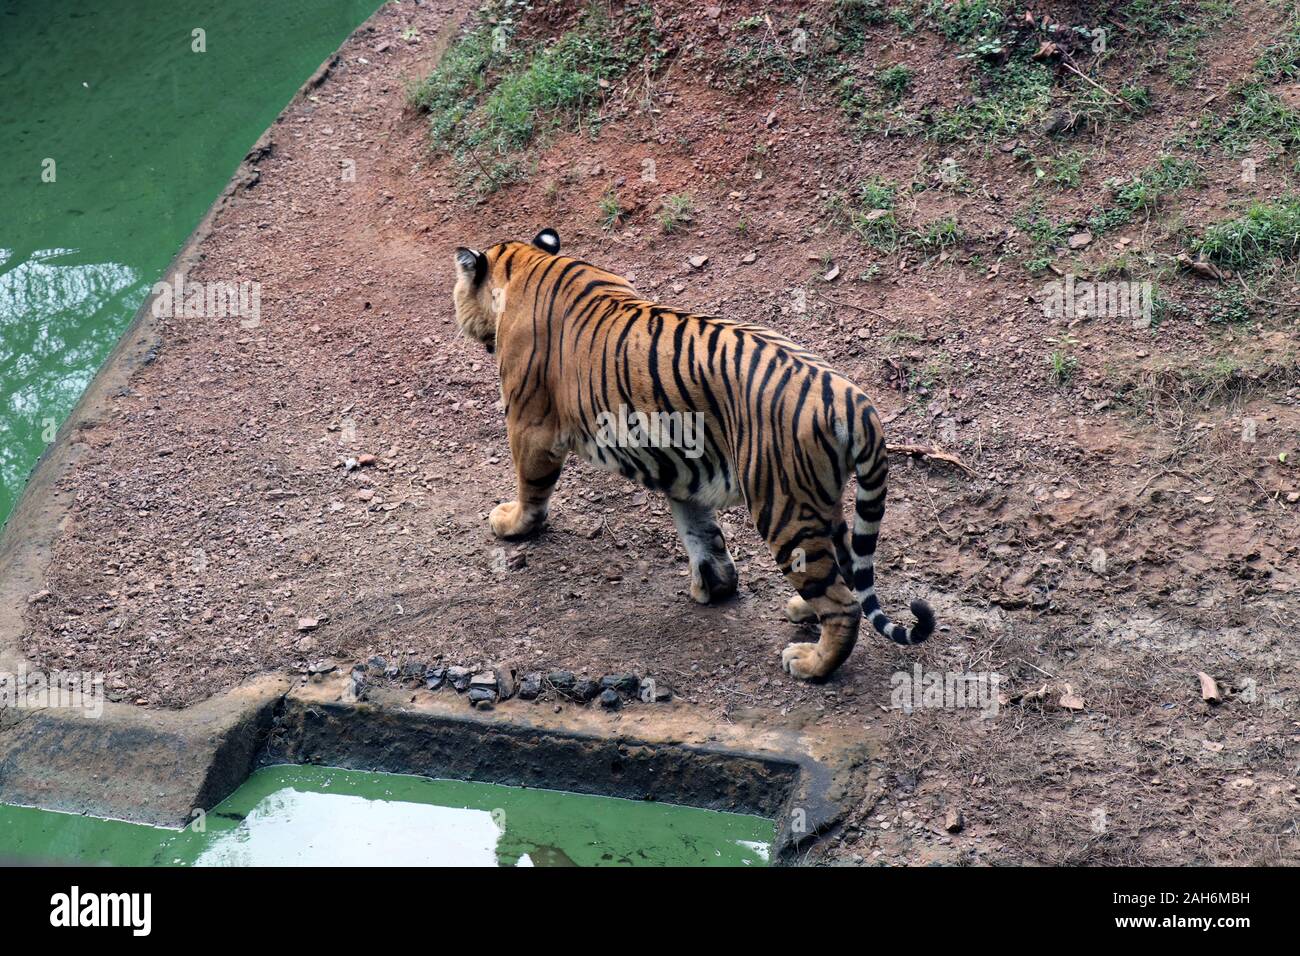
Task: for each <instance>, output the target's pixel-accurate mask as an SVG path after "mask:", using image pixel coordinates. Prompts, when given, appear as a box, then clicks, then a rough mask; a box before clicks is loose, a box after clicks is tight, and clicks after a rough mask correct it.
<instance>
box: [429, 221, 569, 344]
mask: <svg viewBox="0 0 1300 956" xmlns="http://www.w3.org/2000/svg"><path fill="white" fill-rule="evenodd" d="M532 245H533V247H535V248H537V249H540V250H541V251H542V252H545V253H548V254H550V255H553V256H554V255H558V254H559V252H560V236H559V234H558V233H557V232H556V231H555V230H554V229H543V230H542V231H541V232H539V233H538V234H537V235H536V236H534V237H533V243H532ZM512 246H522V247H524V248H528V247H527V245H526V244H525V243H522V242H502V243H498V244H497V245H495V246H493V247H492V248H491V249H489V250H488V251H487V252H479V251H478V250H477V249H468V248H466V247H464V246H461V247H460V248H459V249H457V250H456V257H455V262H456V286H455V288H454V289H453V290H452V299H453V301H455V303H456V325H457V326H458V327H459V328H460V330H461V331H462V332H464V333H465V334H466V335H467V336H469V337H470V338H471V339H474V340H475V341H476V342H482V343H483V344H484V345H485V346H487V350H488V351H489V352H492V351H495V349H496V343H497V321H498V320H499V319H500V318H501V313H502V311H503V310H504V309H505V306H506V276H505V275H498V272H499V271H500V270H498V268H497V266H498V264H499V263H500V262H501V261H502V259H503V257H504V256H505V254H506V253H507V252H509V251H510V248H511V247H512Z"/></svg>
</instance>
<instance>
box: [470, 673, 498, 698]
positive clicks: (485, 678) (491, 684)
mask: <svg viewBox="0 0 1300 956" xmlns="http://www.w3.org/2000/svg"><path fill="white" fill-rule="evenodd" d="M476 687H477V688H479V689H484V688H491V690H492V693H494V694H495V693H496V692H497V675H496V674H494V673H492V672H491V671H479V672H478V673H477V674H475V675H474V676H473V677H471V678H470V679H469V689H470V690H473V689H474V688H476Z"/></svg>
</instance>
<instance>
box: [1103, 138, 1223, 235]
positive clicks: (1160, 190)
mask: <svg viewBox="0 0 1300 956" xmlns="http://www.w3.org/2000/svg"><path fill="white" fill-rule="evenodd" d="M1201 179H1202V177H1201V171H1200V167H1198V166H1197V165H1196V163H1195V162H1193V161H1192V160H1188V159H1179V158H1177V157H1175V156H1169V155H1165V156H1161V157H1160V158H1159V159H1158V160H1156V162H1155V163H1153V164H1152V165H1151V166H1149V167H1147V168H1146V169H1144V170H1143V171H1142V172H1141V173H1140V174H1138V175H1137V176H1135V177H1134V178H1133V179H1130V180H1128V181H1127V182H1119V183H1112V193H1113V200H1112V203H1111V204H1110V206H1108V207H1106V208H1103V209H1100V210H1098V211H1097V212H1095V213H1094V214H1093V215H1092V218H1090V219H1089V220H1088V228H1089V229H1091V230H1092V231H1093V233H1095V234H1096V235H1099V236H1100V235H1104V234H1105V233H1107V232H1110V231H1111V230H1113V229H1117V228H1119V227H1120V226H1124V225H1127V224H1128V223H1130V222H1132V221H1133V220H1134V219H1136V218H1137V217H1138V216H1140V215H1149V214H1150V213H1152V212H1154V211H1155V210H1156V208H1158V207H1159V206H1160V204H1161V203H1162V202H1163V201H1164V200H1165V199H1166V198H1168V197H1169V196H1170V195H1172V194H1173V193H1175V192H1177V191H1178V190H1180V189H1185V188H1187V187H1189V186H1197V185H1199V184H1200V183H1201Z"/></svg>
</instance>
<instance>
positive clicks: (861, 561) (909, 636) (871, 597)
mask: <svg viewBox="0 0 1300 956" xmlns="http://www.w3.org/2000/svg"><path fill="white" fill-rule="evenodd" d="M870 417H871V418H872V419H875V415H874V414H871V416H870ZM867 435H868V436H870V437H874V438H876V440H874V441H868V442H867V443H866V447H864V448H863V450H862V452H861V454H860V455H859V456H858V459H857V461H856V462H855V463H854V469H855V472H856V474H857V479H858V493H857V498H856V501H855V502H854V508H855V511H856V514H855V515H854V516H853V533H852V535H851V536H850V538H849V555H850V564H851V569H852V572H853V593H854V596H856V597H857V599H858V603H859V604H861V605H862V613H863V614H865V615H866V616H867V620H869V621H870V622H871V624H872V626H873V627H874V628H875V629H876V630H877V631H879V632H880V633H881V634H883V635H884V636H885V637H887V638H889V639H890V640H892V641H896V642H898V643H899V644H920V643H921V642H922V641H924V640H925V639H926V638H927V637H929V636H930V635H931V634H933V633H934V611H933V610H932V609H931V608H930V605H929V604H927V603H926V602H925V601H921V600H916V601H913V602H912V605H911V608H912V614H913V615H914V616H915V617H916V623H915V624H913V625H912V626H911V627H910V628H907V627H903V626H902V625H901V624H895V623H893V622H892V621H891V620H890V619H889V618H888V616H886V614H885V612H884V611H882V610H881V609H880V600H879V599H878V598H877V597H876V538H877V537H878V536H879V535H880V522H881V519H883V518H884V517H885V479H886V478H887V477H888V476H889V453H888V452H887V451H886V450H885V440H884V438H883V436H880V431H879V430H878V429H874V430H873V429H868V430H867Z"/></svg>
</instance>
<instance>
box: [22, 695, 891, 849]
mask: <svg viewBox="0 0 1300 956" xmlns="http://www.w3.org/2000/svg"><path fill="white" fill-rule="evenodd" d="M344 688H345V681H344V680H343V679H341V678H335V679H332V680H325V681H320V682H313V683H308V684H303V685H300V686H297V687H294V688H292V689H290V688H289V687H288V685H287V683H286V682H285V681H283V680H279V679H275V678H259V679H257V680H254V681H250V682H249V683H247V684H245V685H242V686H241V687H238V688H236V689H235V690H232V691H229V692H227V693H225V694H222V695H219V696H217V697H213V698H211V699H209V700H207V701H205V702H203V703H201V704H196V705H195V706H193V707H190V708H186V709H185V710H182V711H150V710H144V709H142V708H133V707H126V706H123V705H118V706H116V707H114V708H113V709H112V711H108V710H106V711H105V713H104V714H103V715H102V716H101V717H99V718H95V719H90V718H87V717H85V716H82V715H81V714H79V713H77V712H75V711H71V710H67V709H58V710H55V709H47V710H33V711H26V712H23V711H15V710H12V709H11V710H9V711H7V712H5V714H4V717H5V719H4V720H3V721H0V803H9V804H17V805H23V806H36V807H40V808H43V809H52V810H62V811H66V812H71V813H85V814H90V815H93V816H99V817H107V818H112V819H119V820H129V821H132V822H138V823H148V824H152V825H155V826H166V827H179V826H182V825H183V824H185V823H187V822H189V821H190V820H191V819H192V818H193V816H194V811H195V810H197V809H202V810H204V811H210V810H211V809H212V808H213V807H215V806H216V805H217V804H218V803H220V802H221V801H222V800H223V799H224V798H225V797H227V796H228V795H229V794H230V793H232V792H234V791H235V790H236V789H237V788H238V787H239V785H240V784H241V783H243V782H244V780H245V779H247V777H248V776H249V775H250V774H251V773H252V772H253V771H254V770H255V769H257V768H258V767H262V766H272V765H277V764H314V765H322V766H333V767H340V768H343V769H349V770H361V771H378V772H387V773H403V774H412V775H417V776H426V777H432V778H440V779H452V780H466V781H472V782H478V783H496V784H504V785H507V786H518V787H529V788H533V789H546V790H560V791H567V792H571V793H585V794H591V795H598V796H609V797H622V798H625V799H632V800H652V801H656V802H663V803H673V804H678V805H682V806H691V807H700V808H703V809H711V810H725V811H730V812H735V813H747V814H752V815H756V816H763V817H767V818H769V819H772V820H774V821H775V823H776V841H775V843H774V846H773V850H772V859H773V862H775V863H779V864H789V863H797V862H798V858H799V855H800V852H801V851H802V850H803V849H804V848H806V847H807V846H808V845H809V844H810V843H811V842H813V841H815V840H816V839H818V838H819V837H821V836H823V835H824V834H826V833H827V832H829V831H832V830H833V829H834V828H835V827H836V825H837V824H838V823H839V822H840V820H841V819H842V818H843V816H844V810H845V807H844V806H843V804H842V802H843V799H844V797H845V795H846V794H848V793H855V794H857V795H858V796H859V797H860V796H861V795H862V793H863V791H864V790H865V791H867V792H868V793H869V792H870V791H871V790H872V789H873V786H872V784H871V783H870V782H869V780H868V770H869V767H870V761H871V753H870V749H869V747H868V746H867V744H866V743H865V741H863V740H862V739H861V738H858V737H854V736H849V735H842V734H840V735H836V734H831V733H828V732H815V733H806V732H802V731H798V730H794V729H790V728H783V727H770V726H755V725H749V724H746V725H722V726H719V725H717V724H716V723H714V722H713V721H712V720H711V719H710V717H709V716H708V715H706V714H701V713H699V712H697V711H696V710H695V709H694V708H691V707H688V706H687V705H684V704H669V705H662V706H656V707H653V708H645V709H644V710H642V711H640V712H633V711H627V712H624V713H623V714H622V715H620V716H618V717H617V718H615V717H613V716H612V715H610V714H608V713H605V712H603V711H593V710H587V709H583V708H579V707H564V708H561V710H560V711H559V712H558V713H557V712H556V711H555V709H554V708H553V707H551V706H549V705H546V704H532V703H527V702H523V701H518V700H513V701H506V702H504V703H502V704H500V705H498V706H497V707H496V708H494V709H493V710H491V711H487V712H482V711H476V710H473V709H471V708H468V707H467V706H466V704H465V700H464V698H463V697H462V696H461V695H459V694H457V693H455V692H454V691H450V690H444V691H441V692H437V693H430V692H426V691H418V692H415V693H412V692H410V691H405V692H404V691H399V690H389V689H376V690H373V691H371V692H370V695H369V697H368V698H367V699H366V700H364V701H362V702H350V701H347V700H345V699H344V696H343V691H344Z"/></svg>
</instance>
